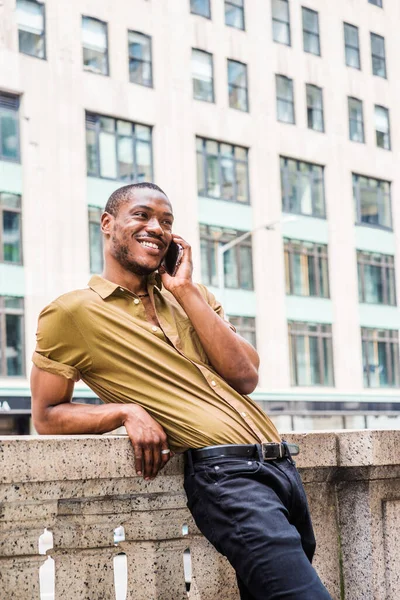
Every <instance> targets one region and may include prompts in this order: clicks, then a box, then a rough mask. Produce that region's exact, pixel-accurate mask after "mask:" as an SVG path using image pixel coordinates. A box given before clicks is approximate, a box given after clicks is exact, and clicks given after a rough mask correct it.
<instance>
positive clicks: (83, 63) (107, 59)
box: [81, 14, 111, 77]
mask: <svg viewBox="0 0 400 600" xmlns="http://www.w3.org/2000/svg"><path fill="white" fill-rule="evenodd" d="M81 17H82V21H81V27H82V31H83V20H84V19H90V20H91V21H97V22H98V23H101V24H102V25H105V26H106V63H107V72H106V73H102V72H100V73H99V72H98V71H93V70H92V69H90V68H88V67H87V66H86V65H85V46H84V45H83V39H82V66H83V70H84V71H85V72H86V73H93V75H103V77H110V76H111V73H110V56H109V54H110V52H109V50H110V46H109V39H108V21H103V20H102V19H98V18H97V17H91V16H89V15H84V14H82V15H81Z"/></svg>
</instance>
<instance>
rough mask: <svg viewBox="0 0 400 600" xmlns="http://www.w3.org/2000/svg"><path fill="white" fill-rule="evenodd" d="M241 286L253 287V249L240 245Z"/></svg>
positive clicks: (245, 287) (243, 288) (246, 288)
mask: <svg viewBox="0 0 400 600" xmlns="http://www.w3.org/2000/svg"><path fill="white" fill-rule="evenodd" d="M239 261H240V287H241V289H242V290H252V289H253V266H252V251H251V247H249V246H242V245H239Z"/></svg>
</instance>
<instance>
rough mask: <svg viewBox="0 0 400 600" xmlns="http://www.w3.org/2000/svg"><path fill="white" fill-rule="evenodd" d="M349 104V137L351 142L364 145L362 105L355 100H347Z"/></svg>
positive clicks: (359, 101)
mask: <svg viewBox="0 0 400 600" xmlns="http://www.w3.org/2000/svg"><path fill="white" fill-rule="evenodd" d="M348 102H349V135H350V139H351V140H352V141H353V142H360V143H362V144H363V143H364V142H365V138H364V117H363V105H362V102H361V100H358V99H357V98H348Z"/></svg>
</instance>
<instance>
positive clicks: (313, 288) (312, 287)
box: [305, 256, 317, 296]
mask: <svg viewBox="0 0 400 600" xmlns="http://www.w3.org/2000/svg"><path fill="white" fill-rule="evenodd" d="M305 258H306V259H307V268H308V288H309V295H310V296H317V273H316V271H315V260H314V257H313V256H307V257H305Z"/></svg>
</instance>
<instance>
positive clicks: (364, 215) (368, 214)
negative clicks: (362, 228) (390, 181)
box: [359, 187, 379, 224]
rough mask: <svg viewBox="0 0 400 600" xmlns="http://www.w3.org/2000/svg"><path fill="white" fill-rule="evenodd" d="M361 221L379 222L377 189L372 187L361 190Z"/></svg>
mask: <svg viewBox="0 0 400 600" xmlns="http://www.w3.org/2000/svg"><path fill="white" fill-rule="evenodd" d="M359 191H360V210H361V222H362V223H371V224H379V211H378V195H377V190H376V189H373V188H371V187H365V188H361V189H360V190H359Z"/></svg>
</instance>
